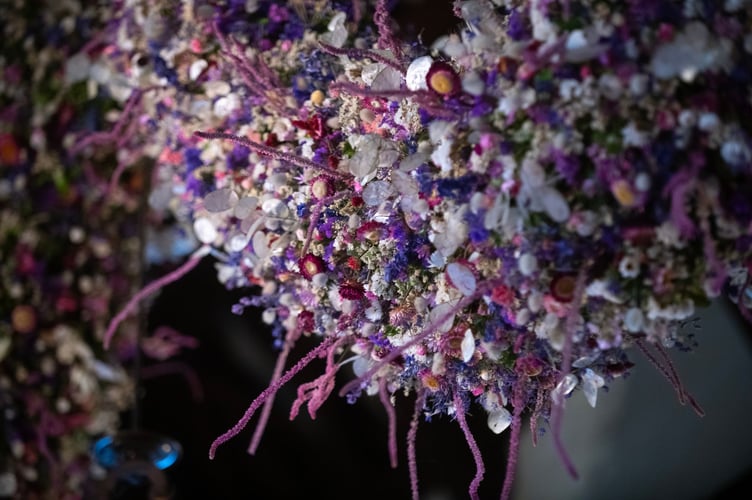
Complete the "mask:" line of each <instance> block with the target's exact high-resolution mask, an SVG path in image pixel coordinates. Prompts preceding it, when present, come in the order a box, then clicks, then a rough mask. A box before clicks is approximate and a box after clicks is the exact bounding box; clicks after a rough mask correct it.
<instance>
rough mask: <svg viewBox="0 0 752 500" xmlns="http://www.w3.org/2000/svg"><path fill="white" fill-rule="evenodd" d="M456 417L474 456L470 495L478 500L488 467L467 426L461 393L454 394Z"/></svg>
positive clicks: (474, 499) (473, 499)
mask: <svg viewBox="0 0 752 500" xmlns="http://www.w3.org/2000/svg"><path fill="white" fill-rule="evenodd" d="M454 415H455V416H456V417H457V423H459V424H460V429H462V433H463V434H464V435H465V441H467V445H468V447H469V448H470V451H471V452H472V454H473V460H475V477H474V478H473V480H472V481H471V482H470V488H469V489H468V493H469V494H470V498H471V499H472V500H478V498H479V497H478V488H479V487H480V483H481V481H483V475H484V474H485V472H486V467H485V466H484V465H483V456H482V455H481V453H480V448H478V443H476V442H475V438H474V437H473V433H472V432H470V426H468V425H467V420H466V419H465V407H464V405H463V404H462V398H461V397H460V394H459V392H455V393H454Z"/></svg>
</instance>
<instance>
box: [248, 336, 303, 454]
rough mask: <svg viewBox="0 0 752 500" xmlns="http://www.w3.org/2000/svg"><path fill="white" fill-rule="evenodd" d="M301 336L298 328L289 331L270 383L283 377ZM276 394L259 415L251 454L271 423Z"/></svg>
mask: <svg viewBox="0 0 752 500" xmlns="http://www.w3.org/2000/svg"><path fill="white" fill-rule="evenodd" d="M299 337H300V331H299V330H298V329H292V330H289V331H288V332H287V335H286V336H285V342H284V345H283V346H282V351H280V353H279V356H277V362H276V363H275V365H274V371H273V372H272V380H271V382H270V383H269V384H270V385H272V384H274V383H275V382H277V381H278V380H279V379H280V378H281V377H282V373H283V372H284V370H285V363H287V357H288V356H289V355H290V351H291V350H292V348H293V347H294V346H295V341H296V340H297V339H298V338H299ZM275 396H276V394H272V395H271V396H269V399H267V400H266V402H265V403H264V407H263V408H262V409H261V416H260V417H259V421H258V424H256V428H255V429H254V430H253V437H251V442H250V444H249V445H248V454H249V455H255V454H256V450H257V449H258V447H259V444H260V443H261V438H262V437H263V436H264V431H265V430H266V425H267V424H268V423H269V417H270V416H271V413H272V407H273V406H274V399H275Z"/></svg>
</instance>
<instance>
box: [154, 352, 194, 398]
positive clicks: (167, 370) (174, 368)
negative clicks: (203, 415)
mask: <svg viewBox="0 0 752 500" xmlns="http://www.w3.org/2000/svg"><path fill="white" fill-rule="evenodd" d="M172 374H178V375H181V376H182V377H183V378H184V379H185V381H186V383H187V384H188V389H189V390H190V391H191V398H193V400H194V401H196V402H201V401H203V400H204V388H203V387H202V385H201V381H200V380H199V378H198V377H197V376H196V372H195V371H194V370H193V369H192V368H191V367H190V366H189V365H187V364H185V363H182V362H180V361H169V362H164V363H157V364H155V365H151V366H147V367H144V368H142V369H141V378H143V379H149V378H154V377H161V376H164V375H172Z"/></svg>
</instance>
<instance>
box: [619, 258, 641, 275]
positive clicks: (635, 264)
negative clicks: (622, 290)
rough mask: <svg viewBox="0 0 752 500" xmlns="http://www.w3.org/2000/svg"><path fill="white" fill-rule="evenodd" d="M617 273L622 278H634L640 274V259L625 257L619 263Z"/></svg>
mask: <svg viewBox="0 0 752 500" xmlns="http://www.w3.org/2000/svg"><path fill="white" fill-rule="evenodd" d="M619 273H620V274H621V275H622V277H624V278H636V277H637V276H638V275H639V274H640V259H639V258H637V256H636V255H625V256H624V257H622V259H621V261H620V262H619Z"/></svg>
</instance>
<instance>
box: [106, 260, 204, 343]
mask: <svg viewBox="0 0 752 500" xmlns="http://www.w3.org/2000/svg"><path fill="white" fill-rule="evenodd" d="M203 256H204V254H203V253H199V254H198V255H195V256H193V257H191V258H190V259H188V260H187V261H185V263H184V264H183V265H182V266H180V267H178V268H177V269H175V270H174V271H172V272H170V273H167V274H166V275H164V276H162V277H161V278H159V279H157V280H155V281H152V282H151V283H149V284H148V285H146V286H145V287H144V288H142V289H141V290H140V291H139V292H138V293H137V294H136V295H134V296H133V297H132V298H131V300H129V301H128V303H127V304H126V305H125V307H123V309H122V310H121V311H120V312H119V313H117V314H116V315H115V317H114V318H112V320H111V321H110V324H109V326H108V327H107V331H106V332H105V334H104V348H105V349H109V347H110V342H111V341H112V337H113V335H115V331H116V330H117V328H118V326H120V323H122V322H123V321H125V319H126V318H127V317H128V315H129V314H131V313H132V312H133V311H134V310H135V309H136V308H137V307H138V303H139V302H141V301H142V300H143V299H145V298H146V297H148V296H149V295H151V294H153V293H155V292H157V291H159V290H160V289H161V288H163V287H165V286H166V285H169V284H170V283H172V282H174V281H177V280H179V279H180V278H182V277H183V276H185V275H186V274H188V273H189V272H190V271H191V270H192V269H193V268H194V267H196V266H197V265H198V263H199V262H201V259H202V258H203Z"/></svg>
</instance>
